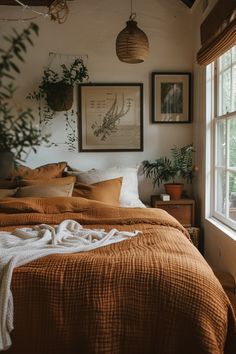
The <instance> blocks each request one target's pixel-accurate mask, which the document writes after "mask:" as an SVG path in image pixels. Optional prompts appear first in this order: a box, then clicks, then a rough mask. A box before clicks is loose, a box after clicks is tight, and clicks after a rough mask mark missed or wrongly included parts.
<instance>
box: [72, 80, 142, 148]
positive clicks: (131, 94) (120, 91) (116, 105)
mask: <svg viewBox="0 0 236 354" xmlns="http://www.w3.org/2000/svg"><path fill="white" fill-rule="evenodd" d="M78 95H79V97H78V104H79V110H78V112H79V116H78V132H79V151H81V152H106V151H107V152H114V151H143V84H142V83H95V84H94V83H85V84H80V85H79V86H78Z"/></svg>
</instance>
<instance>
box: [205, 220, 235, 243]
mask: <svg viewBox="0 0 236 354" xmlns="http://www.w3.org/2000/svg"><path fill="white" fill-rule="evenodd" d="M205 220H206V221H207V222H209V223H211V224H212V225H213V226H215V227H216V228H217V229H219V230H220V231H221V232H223V233H224V234H225V235H226V236H228V237H230V238H232V239H233V240H234V241H236V232H235V231H233V230H232V229H231V228H229V227H228V226H226V225H224V224H223V223H222V222H220V221H219V220H217V219H215V218H213V217H210V218H205Z"/></svg>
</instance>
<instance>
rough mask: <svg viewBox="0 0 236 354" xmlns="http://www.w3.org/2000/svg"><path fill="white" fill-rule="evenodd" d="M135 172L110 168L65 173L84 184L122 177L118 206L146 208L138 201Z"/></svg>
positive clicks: (122, 168)
mask: <svg viewBox="0 0 236 354" xmlns="http://www.w3.org/2000/svg"><path fill="white" fill-rule="evenodd" d="M137 171H138V167H110V168H107V169H92V170H89V171H86V172H84V171H69V172H67V173H68V174H69V175H73V176H76V178H77V181H78V182H80V183H85V184H93V183H97V182H102V181H106V180H109V179H113V178H117V177H123V181H122V187H121V191H120V206H121V207H138V208H146V206H145V205H144V204H143V203H142V202H141V200H140V199H139V194H138V177H137Z"/></svg>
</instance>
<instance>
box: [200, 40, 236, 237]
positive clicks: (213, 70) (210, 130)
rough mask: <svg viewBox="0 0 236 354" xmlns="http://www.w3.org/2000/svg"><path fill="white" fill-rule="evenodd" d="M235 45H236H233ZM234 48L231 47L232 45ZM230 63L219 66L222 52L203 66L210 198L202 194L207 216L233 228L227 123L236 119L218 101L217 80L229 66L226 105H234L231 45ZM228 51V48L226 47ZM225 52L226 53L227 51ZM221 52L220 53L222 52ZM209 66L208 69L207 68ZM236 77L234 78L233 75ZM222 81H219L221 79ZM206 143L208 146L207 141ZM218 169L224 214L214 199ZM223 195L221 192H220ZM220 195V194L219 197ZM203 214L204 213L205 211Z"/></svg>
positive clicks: (235, 226)
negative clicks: (221, 153) (221, 146)
mask: <svg viewBox="0 0 236 354" xmlns="http://www.w3.org/2000/svg"><path fill="white" fill-rule="evenodd" d="M235 47H236V46H235ZM234 50H235V48H234ZM230 51H231V57H230V65H229V66H227V67H226V68H224V69H223V70H220V60H222V59H221V58H222V56H221V57H219V58H217V59H216V60H215V61H214V62H212V63H210V64H209V65H208V66H206V71H205V76H206V82H205V86H206V126H207V129H206V176H205V178H206V190H210V198H208V197H207V196H206V203H207V204H206V206H207V208H206V210H208V211H209V214H210V217H213V218H215V219H216V220H217V221H219V222H220V223H222V224H223V225H226V226H227V227H229V228H230V229H232V230H233V231H236V220H235V221H234V220H233V219H231V218H230V217H229V212H230V205H229V204H230V197H229V174H230V173H236V166H235V167H232V166H229V140H230V137H229V124H230V120H231V119H236V109H235V110H234V111H232V112H226V113H223V105H222V88H223V85H222V84H221V85H220V80H223V77H222V75H223V73H224V72H225V71H226V70H228V69H229V68H230V78H231V90H230V109H231V110H232V109H233V108H234V104H233V100H232V94H233V92H234V89H233V87H232V85H236V83H235V82H234V81H233V68H234V66H236V58H235V60H233V47H232V48H231V49H230ZM227 52H228V51H227ZM227 52H226V53H227ZM223 55H224V54H223ZM208 70H210V71H208ZM235 80H236V79H235ZM221 83H222V81H221ZM219 122H224V124H225V131H226V133H225V135H226V140H225V143H226V147H225V148H226V151H225V157H226V158H225V161H224V162H223V166H222V165H220V164H219V160H218V150H217V148H218V144H217V139H218V137H219V135H218V129H219ZM209 143H210V147H208V144H209ZM219 171H222V172H223V173H225V179H226V189H225V194H226V195H225V207H224V209H225V210H224V214H223V213H220V211H219V210H217V209H218V204H217V203H218V199H219V196H220V194H219V193H217V178H219ZM222 195H224V193H222ZM223 198H224V197H223ZM206 217H207V215H206Z"/></svg>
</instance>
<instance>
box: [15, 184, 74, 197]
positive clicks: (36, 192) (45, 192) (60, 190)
mask: <svg viewBox="0 0 236 354" xmlns="http://www.w3.org/2000/svg"><path fill="white" fill-rule="evenodd" d="M73 188H74V183H69V184H65V185H53V184H48V185H42V184H38V185H33V186H26V187H20V188H19V189H18V191H17V192H16V194H15V195H14V197H16V198H25V197H37V198H41V197H71V195H72V192H73Z"/></svg>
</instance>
